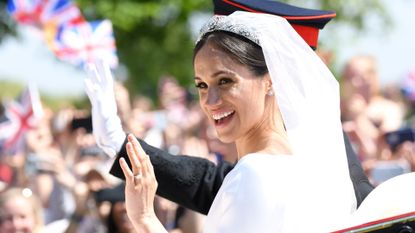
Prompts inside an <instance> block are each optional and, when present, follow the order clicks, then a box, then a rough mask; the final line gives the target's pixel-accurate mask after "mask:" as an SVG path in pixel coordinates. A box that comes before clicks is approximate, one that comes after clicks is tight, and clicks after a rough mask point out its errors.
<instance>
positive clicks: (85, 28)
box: [53, 20, 118, 68]
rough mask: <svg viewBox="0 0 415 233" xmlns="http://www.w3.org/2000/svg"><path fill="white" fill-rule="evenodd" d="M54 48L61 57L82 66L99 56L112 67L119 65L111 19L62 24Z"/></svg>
mask: <svg viewBox="0 0 415 233" xmlns="http://www.w3.org/2000/svg"><path fill="white" fill-rule="evenodd" d="M53 50H54V53H55V55H56V56H57V57H58V58H59V59H61V60H63V61H67V62H69V63H71V64H74V65H78V66H81V67H82V66H83V65H85V64H88V63H90V62H93V61H94V60H96V59H98V58H99V59H102V60H105V61H106V62H107V63H108V64H109V65H110V66H111V68H116V67H117V65H118V57H117V54H116V46H115V39H114V34H113V31H112V24H111V21H109V20H102V21H94V22H84V23H80V24H77V25H65V26H61V27H60V28H59V29H58V32H57V35H56V37H55V43H54V46H53Z"/></svg>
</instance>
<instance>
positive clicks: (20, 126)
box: [0, 86, 43, 152]
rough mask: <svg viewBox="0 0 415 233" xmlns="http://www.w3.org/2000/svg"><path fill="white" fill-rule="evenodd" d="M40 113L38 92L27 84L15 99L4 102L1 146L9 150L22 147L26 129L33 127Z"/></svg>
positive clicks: (41, 113) (41, 112)
mask: <svg viewBox="0 0 415 233" xmlns="http://www.w3.org/2000/svg"><path fill="white" fill-rule="evenodd" d="M42 115H43V110H42V105H41V102H40V98H39V93H38V91H37V89H36V88H35V87H34V86H28V87H27V88H26V89H25V90H24V91H23V92H22V93H21V94H20V96H19V97H18V98H17V99H16V100H14V101H11V102H9V103H7V104H5V110H4V115H3V116H2V117H0V119H1V122H0V132H1V133H0V145H1V148H2V149H3V150H6V151H9V152H16V151H18V150H20V149H22V148H23V145H24V139H25V134H26V132H27V130H29V129H31V128H34V127H35V125H36V123H37V122H38V121H39V120H40V119H41V117H42Z"/></svg>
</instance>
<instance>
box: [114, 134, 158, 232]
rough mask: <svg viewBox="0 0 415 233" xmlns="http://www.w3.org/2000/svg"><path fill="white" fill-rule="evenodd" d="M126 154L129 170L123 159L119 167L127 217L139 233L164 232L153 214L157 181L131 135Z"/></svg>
mask: <svg viewBox="0 0 415 233" xmlns="http://www.w3.org/2000/svg"><path fill="white" fill-rule="evenodd" d="M127 153H128V157H129V159H130V161H131V168H132V169H130V167H129V166H128V164H127V162H126V160H125V159H124V158H120V165H121V168H122V171H123V173H124V176H125V182H126V185H125V204H126V208H127V215H128V217H129V218H130V220H131V222H132V223H133V225H134V227H135V229H136V230H137V231H139V232H142V231H143V230H145V231H144V232H165V230H164V228H163V226H162V225H161V223H160V221H158V219H157V217H156V214H155V212H154V197H155V195H156V190H157V185H158V184H157V180H156V177H155V175H154V169H153V165H151V161H150V158H149V157H148V155H147V154H146V153H145V152H144V150H143V148H141V146H140V143H138V141H137V139H136V138H135V137H134V136H133V135H132V134H129V135H128V142H127Z"/></svg>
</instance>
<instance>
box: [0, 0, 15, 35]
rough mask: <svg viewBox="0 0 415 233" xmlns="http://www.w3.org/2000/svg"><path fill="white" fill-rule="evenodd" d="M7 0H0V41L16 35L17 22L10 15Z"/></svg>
mask: <svg viewBox="0 0 415 233" xmlns="http://www.w3.org/2000/svg"><path fill="white" fill-rule="evenodd" d="M6 3H7V1H6V0H0V42H2V41H3V40H4V39H5V38H6V37H8V36H16V23H15V22H14V21H13V20H12V19H11V18H10V17H9V16H8V14H7V11H6Z"/></svg>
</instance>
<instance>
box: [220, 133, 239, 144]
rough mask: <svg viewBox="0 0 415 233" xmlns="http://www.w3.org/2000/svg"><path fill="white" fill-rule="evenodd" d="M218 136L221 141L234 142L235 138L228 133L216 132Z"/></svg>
mask: <svg viewBox="0 0 415 233" xmlns="http://www.w3.org/2000/svg"><path fill="white" fill-rule="evenodd" d="M217 135H218V138H219V140H220V141H221V142H222V143H232V142H235V138H234V137H231V136H229V135H223V134H220V133H219V132H217Z"/></svg>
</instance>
